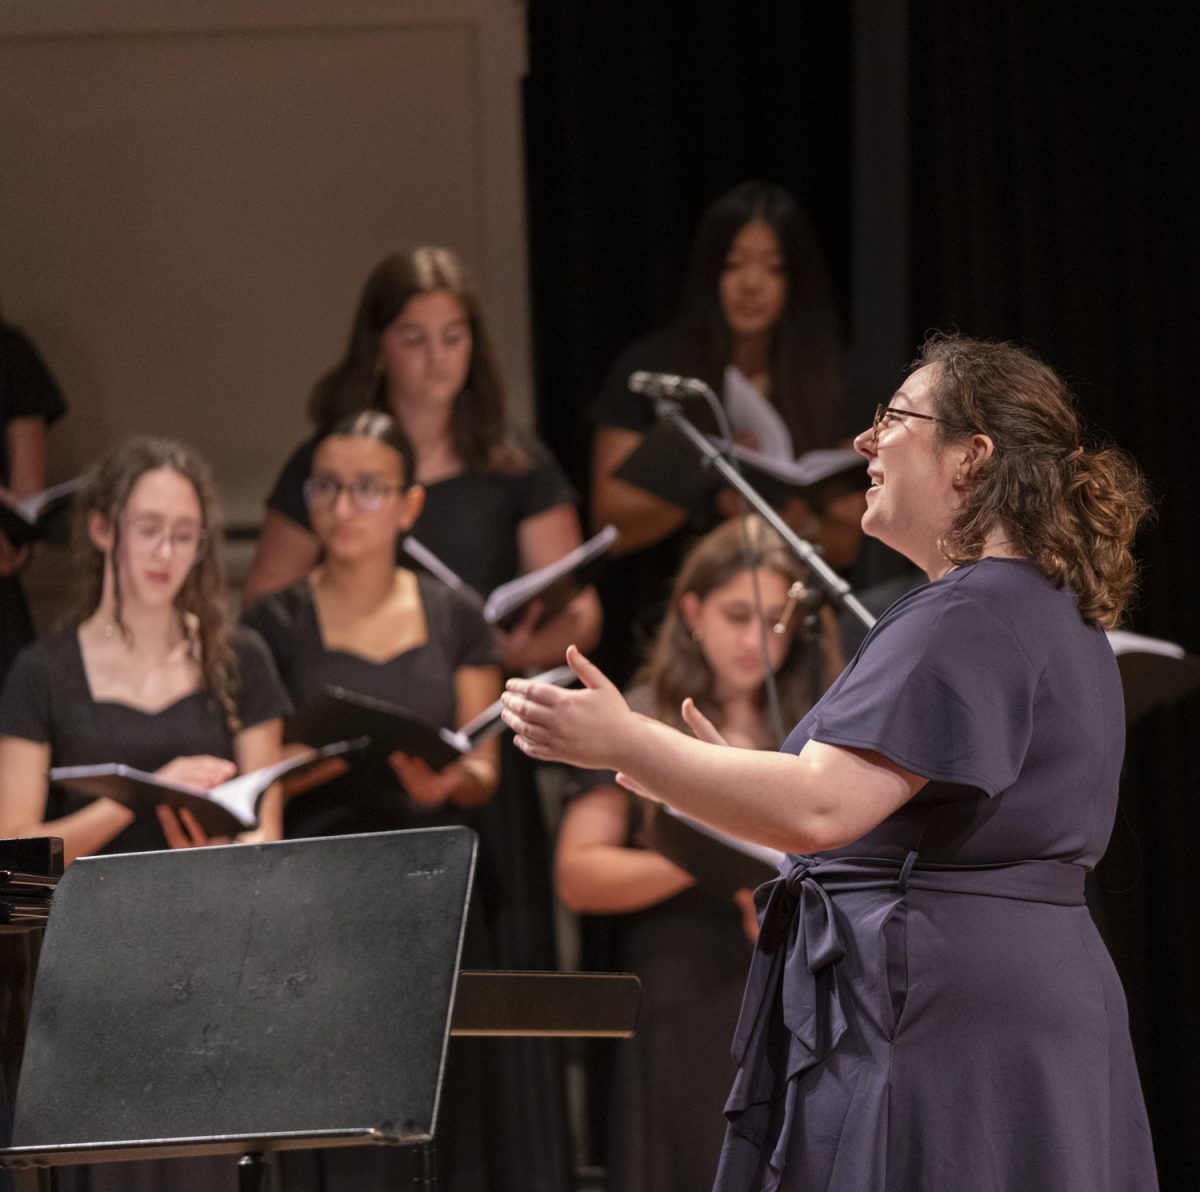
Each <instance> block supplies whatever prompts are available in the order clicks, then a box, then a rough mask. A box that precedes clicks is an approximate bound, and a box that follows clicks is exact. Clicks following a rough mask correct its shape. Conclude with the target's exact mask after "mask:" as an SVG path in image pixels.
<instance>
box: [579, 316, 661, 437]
mask: <svg viewBox="0 0 1200 1192" xmlns="http://www.w3.org/2000/svg"><path fill="white" fill-rule="evenodd" d="M681 360H682V356H681V354H680V352H679V350H678V348H677V347H675V346H674V345H673V344H672V342H671V337H670V336H669V334H668V332H667V331H666V330H665V329H664V330H661V331H656V332H653V333H652V334H650V335H647V336H645V337H644V338H643V339H639V340H638V341H637V342H636V343H634V344H630V345H629V347H627V348H625V350H624V351H622V352H621V354H620V355H619V356H618V357H617V358H616V359H615V360H614V361H613V363H612V365H611V366H610V367H609V370H608V372H607V373H605V375H604V381H603V383H602V384H601V386H600V392H599V394H598V395H597V397H596V400H595V402H594V403H593V405H592V408H591V411H590V417H591V420H592V422H593V423H594V424H595V425H596V426H611V427H615V428H617V429H619V430H632V431H636V432H637V433H638V434H643V435H644V434H645V433H646V432H647V431H648V430H649V429H650V428H651V427H652V426H653V425H654V422H655V413H654V405H653V403H652V402H650V401H648V400H647V399H646V398H645V397H643V396H642V395H641V394H639V393H632V392H630V389H629V375H630V373H634V372H637V371H638V370H646V371H649V372H678V371H680V369H681V368H682V367H683V366H682V364H681Z"/></svg>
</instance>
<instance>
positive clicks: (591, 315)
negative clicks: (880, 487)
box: [526, 0, 1200, 1192]
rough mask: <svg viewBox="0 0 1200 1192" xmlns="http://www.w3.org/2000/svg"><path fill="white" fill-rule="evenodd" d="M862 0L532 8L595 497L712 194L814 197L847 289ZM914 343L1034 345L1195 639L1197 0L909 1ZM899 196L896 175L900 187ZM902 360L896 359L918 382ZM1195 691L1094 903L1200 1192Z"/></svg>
mask: <svg viewBox="0 0 1200 1192" xmlns="http://www.w3.org/2000/svg"><path fill="white" fill-rule="evenodd" d="M852 7H857V10H858V12H859V13H861V14H863V19H864V20H869V19H870V11H871V7H872V6H871V5H869V4H862V5H858V6H851V5H850V4H840V3H832V2H829V3H810V2H808V0H768V2H766V3H761V4H759V3H755V4H750V5H735V4H728V3H720V2H719V0H698V2H697V3H695V4H692V5H689V6H671V5H664V4H653V3H651V4H645V3H642V4H639V3H636V2H634V0H616V2H614V3H610V4H605V5H600V4H579V3H573V4H572V3H560V2H556V0H530V7H529V18H530V75H529V80H528V85H527V92H526V96H527V110H526V132H527V146H526V148H527V155H528V156H527V161H528V194H529V220H530V224H529V227H530V246H531V267H532V282H533V298H534V326H535V328H536V340H535V353H536V369H537V378H538V388H539V393H538V397H539V418H540V421H541V429H542V432H543V434H544V436H545V437H546V438H547V439H548V441H549V442H550V443H551V444H552V446H553V447H554V448H555V449H556V450H557V451H558V452H559V454H560V456H562V458H563V459H564V462H565V463H567V465H568V466H569V468H570V470H571V472H572V476H573V478H574V479H575V480H576V482H577V483H579V484H580V485H581V487H582V488H584V489H585V490H586V483H587V461H588V442H589V437H588V436H589V431H588V428H587V427H586V425H585V423H584V421H583V412H584V411H585V410H586V407H587V404H588V403H589V401H590V400H591V397H592V395H593V394H594V392H595V389H596V386H597V384H598V382H599V378H600V375H601V373H602V371H603V369H604V367H605V366H606V365H607V363H608V362H609V360H610V359H611V358H612V356H613V355H614V353H615V352H616V351H617V350H618V349H619V348H620V347H621V346H622V345H623V344H624V343H626V342H628V341H629V340H631V339H632V338H633V337H634V336H636V335H637V334H639V333H640V332H642V331H644V330H646V329H647V328H648V327H650V326H651V325H653V324H655V323H657V322H660V321H661V320H662V319H663V318H664V317H665V316H666V315H667V314H668V313H669V312H670V310H671V308H672V306H673V304H674V300H675V297H676V295H677V292H678V285H679V281H680V278H681V276H682V271H683V262H684V259H685V257H686V253H687V247H688V243H689V240H690V237H691V234H692V230H693V229H694V227H695V223H696V220H697V218H698V216H699V214H700V211H701V210H702V209H703V207H704V205H705V204H706V202H707V201H709V200H710V199H711V198H712V197H714V196H715V195H716V194H718V193H720V192H721V191H722V190H723V189H726V188H728V187H729V186H730V185H732V184H733V183H735V182H737V181H738V180H740V179H741V178H744V177H748V176H752V175H760V176H765V177H768V178H771V179H772V180H775V181H779V182H782V183H784V184H785V185H787V186H789V187H790V188H791V189H793V191H795V192H796V193H797V194H798V195H800V196H801V197H802V198H803V200H804V201H805V202H806V203H807V204H808V206H809V208H810V210H811V211H812V213H813V216H814V219H815V222H816V224H817V227H818V230H819V232H820V234H821V236H822V241H823V244H824V246H825V249H826V251H827V253H828V254H829V256H830V260H831V266H832V269H833V273H834V278H835V285H836V286H838V287H839V288H840V296H841V298H842V300H843V302H845V300H846V298H847V295H846V278H847V276H848V267H847V266H848V254H849V245H850V238H851V234H852V229H851V227H850V209H851V204H850V199H851V181H852V179H851V171H850V162H851V154H852V144H851V133H852V129H853V122H852V115H851V111H850V107H851V98H852V87H851V78H850V65H851V62H852V54H851V45H852V43H851V35H852V32H853V31H852V29H851V27H850V20H851V10H852ZM908 10H909V18H910V22H909V39H908V40H909V61H910V72H911V73H910V84H911V101H910V112H909V125H910V130H911V132H910V136H911V153H910V170H909V175H910V179H911V184H910V195H909V199H910V203H909V207H910V210H911V219H910V225H909V229H910V249H911V251H910V262H911V269H910V273H911V278H912V287H911V293H910V295H909V297H910V302H911V311H912V337H911V338H912V343H913V345H915V344H916V343H917V342H918V341H919V340H920V338H921V336H922V334H923V333H924V332H925V330H926V329H928V328H931V327H951V326H957V327H959V328H961V329H962V330H963V331H966V332H969V333H971V334H975V335H983V336H993V337H1002V338H1012V339H1016V340H1018V341H1020V342H1023V343H1025V344H1027V345H1029V346H1030V347H1033V348H1034V349H1035V350H1037V351H1038V352H1040V353H1041V354H1042V355H1043V356H1044V357H1045V358H1046V359H1047V360H1048V361H1049V362H1050V363H1052V364H1053V365H1055V366H1056V367H1057V368H1059V369H1060V370H1061V371H1063V372H1064V373H1065V374H1066V375H1067V377H1068V378H1069V379H1070V380H1071V382H1072V384H1073V385H1074V387H1075V389H1076V391H1077V394H1078V397H1079V401H1080V407H1081V410H1082V412H1083V413H1084V415H1085V417H1086V418H1087V420H1088V422H1089V423H1090V424H1091V425H1092V427H1093V428H1095V430H1096V431H1097V432H1098V433H1099V434H1101V435H1102V436H1103V437H1108V438H1111V439H1113V440H1115V441H1116V442H1117V443H1119V444H1120V445H1121V446H1123V447H1125V448H1126V449H1128V450H1129V451H1131V452H1132V453H1133V454H1134V455H1135V456H1136V457H1137V458H1138V460H1139V462H1140V463H1141V465H1142V466H1143V468H1144V469H1145V470H1146V472H1147V474H1148V475H1149V477H1150V479H1151V482H1152V483H1153V485H1154V487H1155V489H1156V492H1157V494H1158V496H1159V512H1158V518H1157V522H1156V524H1155V525H1153V526H1152V527H1151V528H1150V529H1149V530H1148V531H1147V532H1146V533H1145V534H1144V535H1143V538H1142V541H1141V542H1140V544H1139V554H1140V557H1141V559H1142V561H1143V565H1144V579H1143V592H1142V596H1141V599H1140V601H1139V605H1138V607H1137V608H1136V609H1135V610H1134V623H1133V628H1135V629H1137V630H1140V631H1142V632H1146V633H1150V634H1154V635H1156V636H1161V637H1166V638H1170V639H1172V640H1175V641H1179V642H1182V643H1183V644H1184V645H1185V646H1187V647H1188V648H1189V649H1190V650H1191V651H1192V652H1194V653H1200V598H1198V597H1197V593H1200V550H1197V549H1196V546H1195V541H1194V539H1195V535H1194V533H1193V527H1194V526H1195V524H1196V517H1195V514H1194V513H1193V502H1192V500H1191V496H1190V493H1189V491H1188V489H1187V487H1186V479H1187V478H1188V477H1189V474H1190V473H1189V470H1188V469H1189V465H1190V464H1191V457H1192V456H1193V455H1194V453H1195V445H1196V443H1197V441H1198V435H1197V432H1198V431H1200V425H1198V423H1200V399H1198V398H1197V396H1196V394H1197V390H1198V385H1197V375H1196V374H1197V371H1198V369H1197V366H1196V364H1195V362H1194V360H1195V355H1196V348H1195V346H1194V345H1193V342H1192V341H1193V339H1194V333H1195V328H1196V327H1197V326H1200V301H1198V297H1200V295H1198V290H1200V202H1198V201H1197V198H1196V193H1195V189H1194V187H1192V186H1190V171H1189V169H1188V167H1189V166H1190V165H1192V160H1191V159H1193V158H1195V157H1196V156H1197V150H1196V137H1195V130H1196V128H1198V127H1200V82H1198V80H1200V71H1197V62H1198V60H1200V59H1198V50H1200V45H1198V35H1197V32H1196V30H1197V23H1196V16H1195V11H1194V6H1193V5H1191V4H1189V3H1187V2H1186V0H1179V2H1176V3H1167V2H1166V0H1150V2H1149V3H1146V4H1138V5H1130V4H1127V3H1118V2H1117V0H1067V2H1066V3H1059V4H1040V5H1015V4H1012V3H1011V0H977V3H973V4H970V5H964V4H961V3H958V2H956V0H909V3H908ZM898 185H903V182H902V181H899V180H898ZM903 363H904V362H903V361H896V367H897V375H898V373H899V369H900V366H901V365H902V364H903ZM1198 716H1200V699H1195V698H1193V699H1192V700H1190V701H1187V702H1185V703H1183V704H1181V705H1178V706H1177V707H1175V708H1173V709H1167V710H1164V711H1161V712H1158V713H1155V714H1153V715H1152V716H1150V717H1148V718H1147V719H1146V720H1145V721H1144V722H1143V723H1142V724H1141V725H1139V726H1136V727H1135V728H1134V729H1133V730H1132V732H1131V735H1130V742H1129V752H1128V758H1127V765H1126V781H1125V785H1124V791H1123V796H1122V804H1123V810H1122V815H1121V818H1120V819H1119V821H1118V825H1117V829H1116V832H1115V834H1114V838H1113V844H1112V847H1111V849H1110V852H1109V855H1108V857H1107V858H1106V860H1105V862H1104V864H1103V865H1102V866H1101V870H1100V872H1099V874H1098V875H1097V881H1096V889H1097V896H1098V898H1099V899H1100V900H1101V905H1102V910H1103V916H1102V917H1103V919H1104V922H1105V926H1106V929H1107V932H1108V935H1109V939H1110V941H1111V945H1112V948H1113V952H1114V955H1115V957H1116V960H1117V963H1118V966H1119V968H1120V970H1121V973H1122V977H1123V979H1124V982H1125V985H1126V989H1127V991H1128V995H1129V1002H1130V1013H1131V1021H1132V1028H1133V1033H1134V1041H1135V1045H1136V1047H1137V1050H1138V1055H1139V1061H1140V1064H1141V1068H1142V1074H1143V1081H1144V1085H1145V1091H1146V1096H1147V1102H1148V1105H1149V1109H1150V1112H1151V1119H1152V1125H1153V1128H1154V1132H1155V1142H1156V1147H1157V1151H1158V1155H1159V1164H1160V1169H1161V1173H1162V1184H1163V1188H1164V1190H1165V1192H1174V1190H1180V1192H1182V1190H1183V1189H1188V1190H1191V1189H1194V1188H1196V1187H1200V1143H1198V1142H1197V1137H1196V1122H1197V1121H1200V1013H1198V1012H1197V1011H1196V1009H1195V1000H1196V992H1195V991H1196V990H1197V989H1200V947H1198V946H1197V941H1200V895H1197V894H1196V890H1197V883H1196V879H1195V865H1194V864H1193V863H1192V856H1193V855H1194V852H1195V843H1194V842H1195V840H1196V838H1197V834H1196V831H1195V829H1196V828H1197V826H1200V825H1197V819H1198V818H1200V810H1198V806H1200V804H1198V800H1197V799H1196V791H1197V790H1198V789H1200V783H1198V782H1197V778H1198V777H1200V775H1198V774H1197V770H1198V768H1200V764H1198V763H1197V761H1196V758H1195V754H1194V752H1193V751H1192V750H1190V749H1189V748H1188V747H1187V744H1188V742H1189V740H1190V738H1192V737H1194V736H1195V735H1196V731H1197V718H1198Z"/></svg>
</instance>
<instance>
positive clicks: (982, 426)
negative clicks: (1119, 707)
mask: <svg viewBox="0 0 1200 1192" xmlns="http://www.w3.org/2000/svg"><path fill="white" fill-rule="evenodd" d="M926 364H932V365H935V366H937V374H936V376H935V377H934V378H933V389H932V396H933V408H934V410H935V411H936V413H937V415H938V417H939V418H942V419H945V422H943V423H939V424H938V434H939V436H940V437H941V438H943V439H946V440H955V439H959V438H961V437H962V433H963V432H962V430H961V429H958V428H962V427H971V428H973V430H975V431H978V432H979V433H982V434H986V435H988V436H989V437H990V438H991V440H992V442H993V444H994V447H995V450H994V451H993V453H992V456H991V458H990V459H988V460H987V461H986V462H984V463H983V464H982V465H981V466H979V467H978V468H977V469H975V470H973V471H972V473H971V477H970V485H969V487H968V489H967V490H966V501H965V503H964V505H963V507H962V509H961V510H960V511H959V513H958V515H957V517H956V518H955V520H954V523H953V525H952V526H951V528H950V530H949V532H948V533H946V534H945V535H944V536H943V538H942V541H941V547H942V550H943V553H944V554H945V555H946V557H947V558H948V559H949V560H950V561H951V562H952V563H966V562H971V561H973V560H975V559H978V558H979V557H980V555H981V554H982V552H983V549H984V542H985V540H986V538H987V536H988V534H989V533H990V532H991V531H992V530H993V529H994V528H995V527H997V526H999V527H1001V528H1002V529H1003V531H1004V533H1005V535H1006V537H1007V538H1008V541H1009V542H1010V543H1011V545H1012V546H1013V547H1014V548H1015V549H1017V550H1018V551H1020V552H1021V553H1022V554H1024V555H1025V556H1027V557H1028V558H1029V559H1031V560H1032V561H1033V562H1034V563H1036V564H1037V566H1038V567H1039V568H1040V569H1041V571H1042V573H1043V574H1044V575H1045V576H1046V577H1047V579H1049V580H1051V581H1052V582H1053V583H1054V584H1056V585H1057V586H1058V587H1062V586H1063V585H1066V586H1068V587H1069V588H1070V589H1071V591H1072V592H1074V594H1075V597H1076V599H1077V601H1078V602H1079V612H1080V614H1081V615H1082V617H1083V619H1084V620H1085V621H1088V622H1089V623H1091V624H1093V625H1099V626H1102V627H1103V628H1106V629H1108V628H1112V627H1114V626H1115V625H1117V624H1118V623H1119V622H1120V620H1121V615H1122V613H1123V612H1124V611H1125V609H1126V607H1127V606H1128V604H1129V601H1130V600H1131V599H1132V597H1133V594H1134V591H1135V589H1136V581H1137V567H1136V564H1135V562H1134V559H1133V551H1132V547H1133V539H1134V536H1135V534H1136V533H1137V529H1138V526H1139V524H1140V523H1141V522H1142V520H1143V519H1144V518H1145V517H1146V515H1147V514H1148V513H1149V511H1150V500H1149V494H1148V490H1147V487H1146V483H1145V480H1144V479H1143V477H1142V474H1141V472H1140V471H1139V470H1138V467H1137V465H1136V464H1135V463H1134V462H1133V460H1132V459H1131V458H1130V457H1129V456H1128V455H1126V454H1125V453H1124V452H1123V451H1121V450H1119V449H1118V448H1116V447H1110V446H1103V447H1097V448H1091V447H1088V446H1085V445H1084V444H1083V443H1082V442H1081V438H1080V427H1079V419H1078V417H1077V415H1076V412H1075V409H1074V404H1073V402H1072V399H1071V395H1070V393H1069V391H1068V389H1067V386H1066V383H1065V382H1064V381H1063V380H1062V378H1061V377H1059V376H1058V374H1057V373H1056V372H1054V370H1053V369H1051V368H1050V367H1049V366H1047V365H1046V364H1043V363H1042V362H1041V361H1040V360H1038V359H1037V358H1036V357H1034V356H1033V355H1032V354H1031V353H1029V352H1027V351H1025V350H1023V349H1021V348H1018V347H1015V346H1014V345H1012V344H1007V343H992V342H989V341H986V340H978V339H969V338H967V337H966V336H961V335H946V334H942V333H935V334H934V335H932V336H930V337H929V338H928V339H927V340H926V342H925V344H924V345H923V347H922V349H921V353H920V355H919V356H918V358H917V360H916V361H915V362H914V367H920V366H922V365H926ZM946 423H949V424H950V425H946Z"/></svg>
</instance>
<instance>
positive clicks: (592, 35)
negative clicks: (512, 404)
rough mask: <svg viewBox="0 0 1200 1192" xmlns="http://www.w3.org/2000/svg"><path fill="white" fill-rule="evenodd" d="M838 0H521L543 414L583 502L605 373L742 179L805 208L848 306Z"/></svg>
mask: <svg viewBox="0 0 1200 1192" xmlns="http://www.w3.org/2000/svg"><path fill="white" fill-rule="evenodd" d="M850 10H851V6H850V5H848V4H840V3H838V4H833V3H822V4H807V3H797V2H796V0H764V2H762V3H754V4H748V5H742V4H729V3H728V2H726V0H696V2H695V3H692V4H688V5H667V4H654V3H651V4H646V3H644V2H643V3H639V2H638V0H612V2H609V3H590V4H589V3H578V2H576V3H571V2H568V3H563V2H562V0H530V4H529V76H528V80H527V83H526V91H525V99H526V102H525V128H526V161H527V171H528V178H527V193H528V203H529V233H530V264H531V284H532V291H533V305H534V320H533V322H534V337H535V338H534V350H535V371H536V376H537V388H538V398H539V400H538V419H539V426H540V430H541V433H542V435H543V437H544V438H545V439H546V441H547V442H548V443H549V444H550V445H551V447H552V448H554V450H555V451H556V452H557V453H558V455H559V458H560V459H562V460H563V462H564V465H565V466H566V467H567V469H568V471H569V473H570V474H571V478H572V479H573V480H574V481H575V482H576V484H578V485H579V486H580V490H581V491H583V492H586V491H587V486H588V460H589V453H590V428H589V427H588V426H587V425H586V422H585V415H586V411H587V409H588V406H589V405H590V404H591V402H592V400H593V399H594V397H595V396H596V392H597V390H598V388H599V385H600V380H601V377H602V375H603V373H604V370H605V368H606V367H607V365H608V364H609V363H610V362H611V360H612V358H613V357H614V356H615V355H616V353H617V352H618V351H619V350H620V349H621V348H622V347H623V346H624V345H625V344H627V343H629V342H630V341H632V340H633V339H635V338H636V337H637V336H639V335H641V334H643V333H644V332H646V331H648V330H650V328H651V327H653V326H655V325H656V324H658V323H661V322H663V321H665V319H666V318H667V317H668V316H669V315H670V314H671V313H672V311H673V310H674V307H675V304H676V300H677V298H678V296H679V289H680V285H681V282H682V278H683V272H684V264H685V261H686V258H687V253H688V249H689V247H690V243H691V239H692V235H693V233H694V231H695V228H696V224H697V222H698V220H699V217H700V214H701V212H702V211H703V209H704V208H705V207H706V206H707V205H708V203H709V202H710V201H711V200H712V199H714V198H716V197H717V196H718V195H719V194H721V193H722V192H724V191H726V190H728V189H729V188H730V187H732V186H734V185H736V184H737V183H738V182H741V181H743V180H744V179H746V178H754V177H759V178H765V179H767V180H769V181H773V182H778V183H781V184H782V185H784V186H786V187H787V188H788V189H789V190H791V191H792V193H793V194H795V195H796V196H797V197H798V198H799V199H800V200H801V201H802V202H804V203H805V205H806V206H807V207H808V209H809V212H810V214H811V215H812V218H813V222H814V223H815V225H816V228H817V233H818V235H819V236H820V238H821V242H822V247H823V248H824V249H825V252H826V255H827V256H828V258H829V261H830V268H831V271H832V273H833V277H834V286H835V289H836V290H838V292H839V295H840V296H841V298H842V300H843V302H844V299H845V281H846V276H847V273H848V253H849V240H850V153H849V146H850V100H851V78H850V48H851V43H850Z"/></svg>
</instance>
